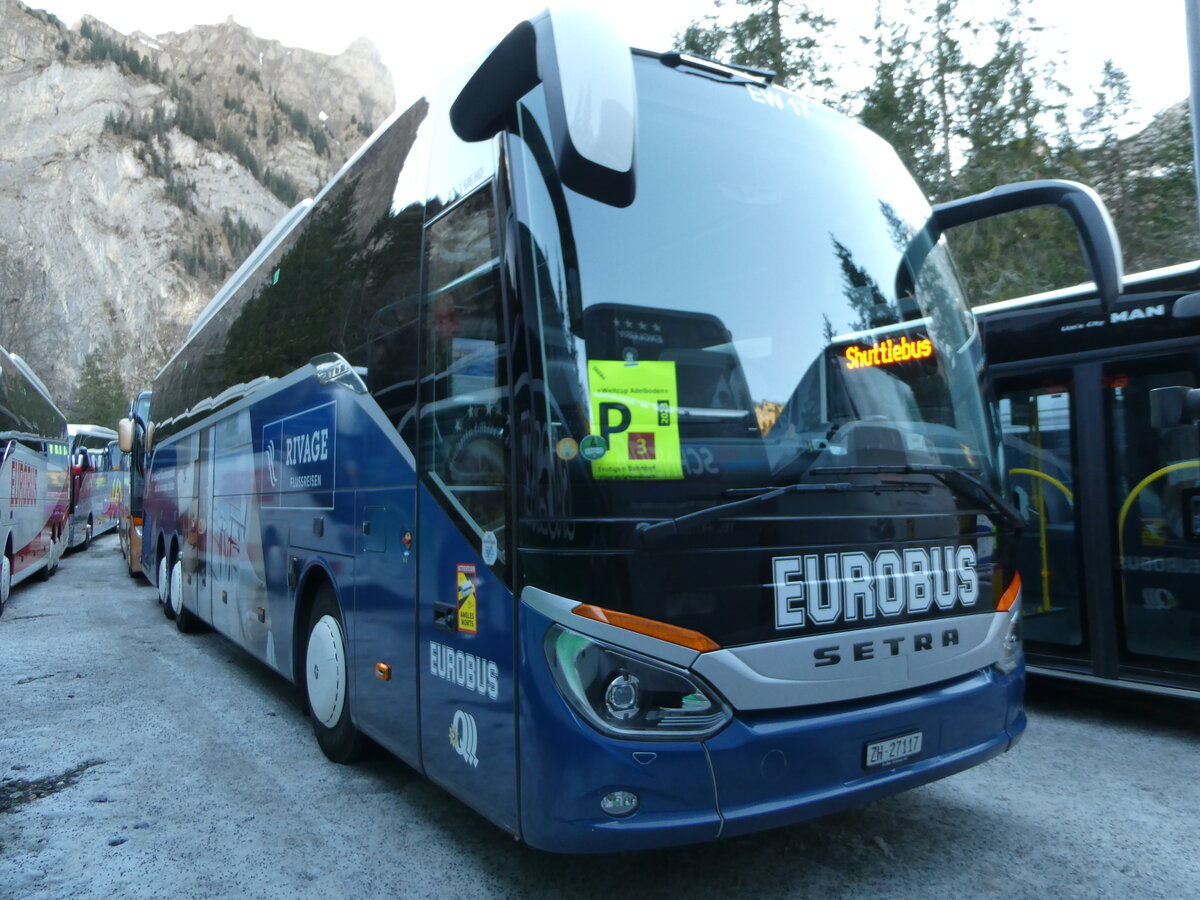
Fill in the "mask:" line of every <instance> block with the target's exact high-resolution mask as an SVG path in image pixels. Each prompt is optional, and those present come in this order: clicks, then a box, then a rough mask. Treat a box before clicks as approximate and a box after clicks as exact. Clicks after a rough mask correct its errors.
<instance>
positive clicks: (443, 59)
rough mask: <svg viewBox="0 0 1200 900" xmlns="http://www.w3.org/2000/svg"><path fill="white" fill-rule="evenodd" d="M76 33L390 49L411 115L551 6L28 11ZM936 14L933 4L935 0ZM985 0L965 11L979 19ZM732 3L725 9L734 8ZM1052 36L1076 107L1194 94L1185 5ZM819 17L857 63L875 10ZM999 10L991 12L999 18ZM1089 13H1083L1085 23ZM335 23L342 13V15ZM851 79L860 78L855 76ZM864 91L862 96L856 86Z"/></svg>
mask: <svg viewBox="0 0 1200 900" xmlns="http://www.w3.org/2000/svg"><path fill="white" fill-rule="evenodd" d="M26 2H27V3H29V5H31V6H43V5H44V8H45V9H47V10H48V11H49V12H52V13H54V14H55V15H57V16H58V17H59V18H60V19H61V20H63V21H64V22H66V23H68V24H70V25H74V24H76V23H77V22H78V21H79V19H80V17H81V16H82V15H83V14H84V13H88V14H90V15H93V16H95V17H96V18H98V19H100V20H101V21H103V22H106V23H107V24H109V25H111V26H112V27H114V28H116V29H117V30H118V31H121V32H123V33H125V34H129V33H130V32H133V31H142V32H145V33H147V34H150V35H157V34H162V33H164V32H167V31H176V32H179V31H186V30H187V29H188V28H189V27H190V26H192V25H198V24H214V23H217V22H223V21H225V20H226V18H228V17H229V16H230V15H232V16H233V19H234V21H236V22H237V23H238V24H240V25H244V26H247V27H249V28H250V29H251V30H252V31H253V32H254V33H255V34H256V35H258V36H259V37H261V38H268V39H273V40H278V41H280V42H281V43H283V44H286V45H288V46H292V47H302V48H305V49H308V50H316V51H319V52H322V53H330V54H335V53H340V52H341V51H343V50H344V49H345V48H346V47H347V46H348V45H349V44H350V43H351V42H352V41H353V40H355V39H356V38H358V37H363V36H365V37H368V38H369V39H370V40H371V41H372V42H373V43H374V44H375V46H376V47H377V48H378V49H379V52H380V55H381V56H382V58H383V62H384V64H385V65H386V66H387V67H388V69H389V70H390V71H391V72H392V75H393V78H394V79H395V82H396V97H397V101H398V102H399V103H400V104H401V105H406V101H408V100H411V99H413V98H415V97H416V96H418V95H419V94H420V93H421V92H422V91H423V90H425V89H426V88H427V87H428V86H429V85H430V84H431V83H434V82H436V81H437V80H438V79H439V78H440V77H441V76H443V75H446V74H449V73H450V72H452V71H454V70H455V69H457V68H459V67H460V66H461V65H462V64H464V63H465V62H467V61H469V60H470V59H472V58H474V57H475V56H476V54H477V53H478V52H479V51H481V50H483V49H485V48H487V47H488V46H490V45H492V44H494V43H495V42H496V41H498V40H499V39H500V38H501V37H503V36H504V35H505V34H506V33H507V32H508V31H509V29H511V28H512V27H513V26H514V25H515V24H517V22H519V21H521V20H522V19H524V18H527V17H529V16H530V15H533V14H535V13H537V12H538V11H540V10H541V9H543V8H544V7H545V6H546V5H547V4H546V0H490V2H478V0H465V2H464V0H440V2H438V0H432V2H431V0H422V2H413V0H390V2H389V0H382V2H381V0H324V2H310V0H291V2H286V3H285V2H281V0H187V2H183V3H173V2H163V0H26ZM925 2H927V3H928V5H929V6H932V5H933V0H925ZM574 3H575V5H577V6H586V7H593V8H595V9H596V10H597V11H599V12H601V13H602V14H604V15H605V16H606V17H607V18H608V19H609V21H611V22H612V23H613V24H614V25H615V26H616V27H617V30H618V31H619V32H620V33H621V35H622V36H623V37H625V38H626V39H627V40H628V42H629V43H630V45H632V46H636V47H642V48H645V49H648V50H667V49H669V48H670V46H671V44H672V41H673V38H674V35H675V34H676V33H677V32H679V31H681V30H682V29H683V28H684V27H685V26H686V25H687V24H688V23H689V22H691V21H693V20H695V19H699V18H701V17H702V16H704V15H706V14H709V13H711V12H713V11H714V4H713V2H712V0H574ZM974 3H975V0H963V4H962V7H961V9H963V10H967V11H969V10H970V8H971V6H972V5H973V4H974ZM733 5H734V4H733V2H732V0H726V6H727V7H729V6H733ZM1030 5H1031V7H1032V9H1033V11H1034V14H1035V16H1036V18H1037V19H1038V20H1039V21H1040V22H1041V24H1043V25H1044V26H1046V27H1047V29H1048V32H1047V34H1046V35H1045V37H1044V40H1045V42H1046V43H1045V47H1046V48H1047V49H1049V50H1054V51H1057V50H1061V51H1062V64H1061V66H1062V68H1061V74H1062V77H1063V78H1064V80H1065V81H1066V82H1067V83H1068V84H1069V85H1070V86H1071V87H1072V88H1073V89H1074V90H1075V92H1076V102H1077V103H1078V104H1079V105H1081V106H1085V105H1087V103H1088V102H1090V100H1091V96H1092V95H1091V87H1092V86H1095V85H1097V84H1098V83H1099V80H1100V72H1101V67H1102V65H1103V63H1104V60H1105V58H1108V57H1111V58H1112V59H1113V60H1114V62H1115V63H1116V64H1117V65H1118V66H1120V67H1121V68H1122V69H1123V70H1124V71H1125V73H1126V75H1127V76H1128V77H1129V80H1130V86H1131V88H1132V92H1133V97H1134V100H1135V102H1136V103H1137V104H1138V105H1139V107H1140V116H1139V117H1138V118H1139V121H1141V122H1145V121H1148V120H1149V119H1150V117H1152V116H1153V115H1154V113H1156V112H1158V111H1160V110H1161V109H1164V108H1165V107H1167V106H1169V105H1171V104H1172V103H1176V102H1178V101H1180V100H1183V99H1184V98H1186V97H1187V95H1188V90H1189V85H1188V71H1187V41H1186V34H1185V27H1184V26H1185V16H1184V0H1136V2H1134V3H1128V2H1121V3H1117V2H1113V0H1093V2H1091V3H1088V4H1082V3H1080V2H1079V0H1036V2H1033V3H1032V4H1030ZM809 6H810V8H812V9H814V10H816V11H821V12H824V13H826V14H827V15H829V16H830V17H832V18H835V19H838V20H839V22H840V26H841V27H840V29H839V33H838V38H837V39H838V41H839V43H841V44H842V45H843V46H845V47H846V48H847V54H846V55H847V56H850V55H853V53H856V52H858V47H859V41H858V38H857V35H858V34H860V33H862V31H863V30H866V29H869V27H870V24H871V20H872V18H873V14H874V7H875V3H874V2H872V0H840V2H838V0H809ZM995 6H996V0H992V2H990V3H988V4H987V7H988V8H989V9H994V8H995ZM1081 12H1083V14H1082V15H1081ZM335 13H336V14H335ZM846 77H847V78H848V79H851V80H852V79H853V77H854V76H853V75H852V74H851V73H847V75H846ZM853 86H854V87H857V86H859V85H857V84H856V85H853Z"/></svg>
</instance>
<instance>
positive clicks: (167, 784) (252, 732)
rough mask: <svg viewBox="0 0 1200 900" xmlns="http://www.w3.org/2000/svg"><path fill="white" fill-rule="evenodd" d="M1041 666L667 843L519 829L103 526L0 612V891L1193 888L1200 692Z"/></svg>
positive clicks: (785, 893) (1128, 891)
mask: <svg viewBox="0 0 1200 900" xmlns="http://www.w3.org/2000/svg"><path fill="white" fill-rule="evenodd" d="M1128 696H1129V695H1126V694H1120V695H1119V696H1113V695H1111V694H1085V693H1079V692H1064V691H1062V690H1060V689H1058V688H1053V689H1050V688H1049V687H1047V686H1042V685H1036V684H1035V685H1034V686H1033V691H1032V692H1031V695H1030V701H1029V708H1030V725H1029V730H1028V732H1027V734H1026V737H1025V739H1024V741H1023V742H1022V743H1021V744H1020V745H1019V746H1018V747H1017V748H1016V749H1015V750H1014V751H1013V752H1012V753H1009V754H1007V755H1005V756H1003V757H1000V758H999V759H996V760H993V761H992V762H989V763H987V764H985V765H983V766H980V767H978V768H976V769H973V770H971V771H968V772H965V773H962V774H960V775H956V776H954V777H952V778H949V779H947V780H945V781H942V782H938V783H935V784H932V785H928V786H926V787H922V788H918V789H916V790H913V791H910V792H908V793H905V794H901V795H899V796H896V797H892V798H889V799H887V800H884V801H880V802H877V803H874V804H872V805H870V806H868V807H865V808H863V809H859V810H854V811H851V812H847V813H842V814H839V815H836V816H831V817H829V818H826V819H821V820H818V821H815V822H811V823H807V824H804V825H799V826H795V827H792V828H788V829H784V830H780V831H775V832H770V833H767V834H762V835H756V836H751V837H747V838H739V839H736V840H731V841H725V842H719V843H716V844H709V845H704V846H698V847H691V848H685V849H681V850H672V851H659V852H647V853H644V854H627V855H623V856H619V857H560V856H551V855H548V854H543V853H539V852H537V851H533V850H530V849H528V848H526V847H524V846H522V845H519V844H517V843H515V842H513V840H512V839H511V838H509V837H507V836H505V835H504V834H502V833H501V832H500V831H499V830H498V829H496V828H495V827H494V826H492V825H491V824H489V823H488V822H486V821H484V820H483V819H481V818H480V817H479V816H477V815H476V814H474V813H473V812H471V811H470V810H469V809H467V808H466V807H465V806H463V805H462V804H461V803H459V802H458V801H456V800H454V799H453V798H451V797H450V796H449V795H447V794H446V793H444V792H443V791H441V790H440V789H438V788H436V787H433V786H432V785H430V784H428V783H426V782H425V781H424V780H423V779H422V778H421V777H419V776H417V775H416V774H415V773H414V772H413V771H412V770H411V769H409V768H407V767H406V766H405V765H404V764H402V763H399V762H397V761H395V760H392V759H390V758H384V757H380V758H377V759H374V760H370V761H368V762H365V763H361V764H359V765H356V766H353V767H342V766H336V765H333V764H331V763H328V762H327V761H326V760H325V759H324V757H322V755H321V753H320V751H319V750H318V749H317V746H316V743H315V741H314V740H313V738H312V733H311V729H310V727H309V724H308V721H307V719H306V718H305V717H304V716H303V715H302V714H301V712H300V710H299V707H298V705H297V702H296V699H295V695H294V693H293V691H292V688H291V686H290V685H288V684H287V683H286V682H284V681H283V680H282V679H280V678H279V677H278V676H276V675H274V674H273V673H272V672H270V671H269V670H267V669H265V668H264V667H262V666H260V665H259V664H258V663H256V662H254V661H253V660H252V659H250V658H249V657H248V656H244V655H243V654H242V653H241V651H239V650H237V649H236V648H235V647H233V646H232V645H231V644H229V643H227V642H226V641H225V640H224V639H222V638H221V637H219V636H217V635H215V634H211V633H209V634H202V635H194V636H185V635H181V634H179V633H178V632H177V631H176V630H175V628H174V625H173V624H172V623H169V622H167V621H166V620H165V619H164V618H163V616H162V613H161V612H160V607H159V606H158V604H157V603H156V600H155V592H154V590H153V589H152V588H150V587H149V586H147V585H146V584H145V583H144V582H142V581H140V580H137V581H134V580H131V579H130V578H128V576H126V575H125V573H124V570H123V567H122V561H121V558H120V553H119V549H118V546H117V540H116V537H115V536H113V535H108V536H106V537H103V538H101V539H99V540H97V541H95V542H94V543H93V545H92V548H91V549H90V550H89V551H87V552H86V553H76V554H72V555H70V556H68V557H67V558H66V559H65V560H64V561H63V564H62V567H61V570H60V571H59V573H58V574H57V575H55V577H54V578H53V579H51V581H49V582H48V583H45V584H41V583H28V582H27V583H26V584H24V585H22V586H20V587H18V588H17V589H15V590H14V592H13V595H12V598H11V600H10V603H9V605H8V607H7V609H6V611H5V613H4V615H3V617H0V897H5V898H6V897H13V898H18V897H19V898H31V900H32V898H60V897H71V898H76V897H112V896H121V897H163V896H171V897H175V898H187V897H264V898H272V900H274V898H279V897H320V898H329V897H343V896H354V897H379V896H389V897H437V898H440V900H442V898H447V897H497V896H499V897H526V896H530V897H532V896H548V897H581V896H587V897H592V896H595V897H605V896H614V897H615V896H618V895H629V894H631V893H637V894H644V895H649V896H676V895H687V896H689V897H727V896H730V895H734V894H736V895H738V896H742V897H806V896H812V897H821V898H829V897H859V896H862V897H866V896H889V897H920V898H941V897H946V898H960V897H999V896H1008V897H1013V896H1015V897H1038V898H1042V897H1056V898H1065V897H1087V898H1096V897H1134V896H1136V897H1138V898H1139V900H1142V898H1147V900H1148V898H1159V897H1161V898H1170V900H1175V898H1190V897H1196V896H1197V895H1198V894H1200V777H1198V776H1200V763H1198V762H1197V751H1198V750H1200V712H1198V710H1200V703H1196V704H1186V703H1184V704H1174V705H1167V706H1156V707H1153V708H1152V707H1148V706H1146V705H1145V704H1142V703H1137V702H1132V703H1131V702H1129V701H1128V700H1127V699H1126V698H1128Z"/></svg>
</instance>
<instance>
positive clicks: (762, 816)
mask: <svg viewBox="0 0 1200 900" xmlns="http://www.w3.org/2000/svg"><path fill="white" fill-rule="evenodd" d="M1042 203H1057V204H1059V205H1061V206H1063V207H1064V208H1066V209H1068V211H1069V212H1071V213H1072V215H1073V216H1074V218H1075V220H1076V223H1077V225H1078V227H1079V231H1080V235H1081V238H1082V239H1083V243H1084V246H1085V247H1086V248H1087V250H1088V258H1089V262H1090V263H1091V265H1092V268H1093V271H1094V273H1095V275H1096V278H1097V280H1098V281H1099V282H1101V283H1102V284H1103V285H1106V286H1107V287H1108V288H1111V286H1112V285H1114V284H1115V283H1117V279H1118V277H1119V263H1118V262H1117V261H1116V260H1117V255H1116V252H1115V245H1114V244H1113V240H1112V234H1111V225H1110V224H1109V223H1108V221H1107V217H1106V214H1105V213H1104V211H1103V208H1102V207H1101V206H1099V205H1098V201H1096V199H1095V197H1094V195H1092V194H1091V193H1090V192H1089V191H1087V190H1086V189H1084V188H1081V187H1079V186H1076V185H1069V184H1066V183H1058V182H1046V183H1035V184H1032V185H1025V186H1015V187H1010V188H1002V189H997V190H996V191H994V192H991V193H989V194H987V195H981V196H979V197H974V198H967V199H966V200H963V201H958V202H955V203H951V204H946V205H944V206H940V207H938V208H937V209H931V208H930V206H929V205H928V203H927V202H926V201H925V199H924V198H923V197H922V195H921V193H920V191H919V190H918V188H917V187H916V186H915V184H914V182H913V181H912V179H911V177H910V176H909V175H908V174H907V173H906V172H905V170H904V169H903V167H902V165H901V164H900V162H899V161H898V159H897V157H896V155H895V154H894V152H893V151H892V150H891V149H890V148H889V147H888V146H886V145H885V144H884V143H883V142H881V141H880V140H879V139H878V138H876V137H875V136H873V135H871V134H870V133H868V132H866V131H864V130H863V129H862V128H860V127H859V126H857V125H856V124H854V123H852V122H850V121H849V120H847V119H845V118H844V117H842V116H840V115H838V114H835V113H833V112H832V111H829V110H827V109H823V108H821V107H819V106H817V105H814V104H812V103H810V102H808V101H806V100H804V99H802V98H800V97H798V96H796V95H794V94H792V93H790V92H788V91H786V90H783V89H781V88H779V87H777V86H774V85H772V84H771V79H770V76H769V74H766V73H762V72H758V71H751V70H743V69H736V68H729V67H726V66H723V65H719V64H716V63H713V62H710V61H707V60H702V59H697V58H694V57H689V56H686V55H681V54H678V53H665V54H660V53H649V52H643V51H632V52H631V51H630V49H629V48H628V47H627V46H626V45H624V44H623V43H622V42H621V41H620V40H619V39H618V38H616V37H615V35H614V34H613V32H612V31H611V30H610V29H609V28H608V27H607V26H606V25H604V24H603V23H600V22H596V21H593V20H591V19H590V18H587V17H586V16H584V14H581V13H557V12H556V13H553V14H551V13H546V14H543V15H541V16H539V17H537V18H535V19H532V20H530V21H528V22H524V23H522V24H521V25H519V26H518V27H517V28H516V29H514V31H513V32H511V33H510V34H509V35H508V36H507V37H506V38H505V39H504V40H503V41H501V42H500V43H499V44H498V45H497V46H496V47H495V48H494V49H493V50H492V51H491V52H490V53H489V54H488V55H487V56H486V57H485V58H484V60H483V62H482V63H481V64H480V65H479V67H478V68H476V69H475V70H473V72H472V73H469V77H464V78H462V79H460V80H458V81H457V82H455V83H454V84H450V85H448V86H446V87H444V88H443V89H441V90H440V91H437V92H434V93H431V94H429V95H427V96H426V97H424V98H422V99H420V100H418V101H417V102H416V103H414V104H413V105H411V106H410V107H408V108H407V109H406V110H405V111H403V112H399V113H398V114H396V115H395V116H394V117H393V118H392V119H391V120H389V121H388V122H387V123H385V124H384V125H383V126H382V127H381V128H380V129H379V130H378V131H377V132H376V133H375V135H374V136H373V137H372V138H371V139H370V140H368V141H367V142H366V143H365V145H364V146H363V147H362V148H361V150H360V151H359V152H358V153H357V155H356V156H355V157H354V158H353V159H352V160H351V161H350V162H349V163H347V165H346V166H345V167H344V169H343V170H342V171H341V172H340V173H339V174H338V175H337V177H335V178H334V180H333V181H332V182H331V183H330V184H329V185H328V186H327V187H326V188H325V189H324V190H323V191H322V192H321V193H320V194H319V195H318V196H317V197H316V198H315V199H314V202H313V203H312V204H311V206H308V207H305V208H304V209H302V210H300V211H299V212H298V213H296V214H295V216H294V218H293V220H292V222H291V223H290V225H289V226H288V227H287V228H286V229H285V230H284V231H283V232H282V233H281V234H278V235H276V236H275V237H274V238H272V239H271V241H270V242H269V246H266V247H264V248H261V249H260V251H259V254H258V260H259V261H258V264H257V265H256V266H254V267H253V270H252V271H248V272H244V273H241V274H239V276H238V277H237V278H235V280H234V281H233V282H231V283H230V284H228V285H227V286H226V287H225V288H224V289H223V291H222V293H223V295H224V296H223V299H222V300H221V302H220V303H217V304H215V305H213V306H210V308H209V309H208V310H207V311H206V312H205V314H204V315H203V317H202V320H201V322H200V323H198V325H197V327H196V328H194V329H193V331H192V334H191V335H190V336H189V338H188V340H187V341H186V343H185V344H184V345H183V346H182V347H181V348H180V350H179V351H178V353H177V354H176V355H175V356H174V357H173V358H172V360H171V361H170V362H169V363H168V364H167V365H166V366H165V367H164V368H163V370H162V371H161V372H160V373H159V375H158V377H157V378H156V380H155V382H154V388H153V398H152V401H151V410H150V418H151V419H152V422H151V424H150V426H149V429H150V432H151V434H150V436H149V438H148V442H149V443H150V445H151V448H152V457H151V460H150V464H149V468H148V471H147V476H146V479H147V480H146V491H145V523H144V533H143V545H142V548H143V549H142V557H141V566H142V569H143V571H144V572H145V574H146V575H147V576H148V577H150V578H151V579H152V580H153V581H154V582H155V583H156V584H158V586H159V590H160V593H161V595H162V598H163V600H164V602H165V607H166V609H167V611H168V614H169V615H171V616H174V619H175V622H176V623H177V625H178V626H179V628H180V629H181V630H184V631H187V630H191V629H193V628H196V627H198V626H200V625H201V624H207V625H209V626H211V627H213V628H215V629H216V630H217V631H219V632H220V633H222V634H223V635H225V636H227V637H228V638H230V639H231V640H233V641H234V642H236V643H237V644H239V645H241V646H242V647H244V648H245V649H246V650H247V651H249V652H250V653H251V654H253V655H254V656H256V657H257V658H259V659H260V660H262V661H263V662H264V663H265V664H267V665H268V666H270V667H272V668H273V669H275V670H276V671H278V672H280V673H281V674H282V675H284V676H285V677H286V678H288V679H290V680H292V681H294V682H295V684H296V686H297V687H298V689H299V690H300V692H301V694H302V695H303V697H304V698H305V702H306V703H307V706H308V709H309V711H310V713H311V718H312V722H313V728H314V731H315V733H316V738H317V740H318V742H319V744H320V746H321V748H322V750H323V751H324V752H325V754H326V755H327V756H329V757H330V758H331V759H333V760H335V761H339V762H348V761H351V760H353V759H354V758H355V757H356V756H357V755H358V754H359V753H360V751H361V749H362V747H363V743H364V740H365V739H366V738H370V739H372V740H374V741H375V742H378V743H379V744H381V745H382V746H383V747H385V748H386V749H387V750H388V751H390V752H391V753H393V754H395V755H396V756H397V757H399V758H400V759H402V760H404V761H405V762H407V763H408V764H410V765H411V766H413V767H414V768H415V769H417V770H418V771H420V772H422V773H423V774H424V775H426V776H427V777H429V778H430V779H431V780H432V781H434V782H436V783H437V784H439V785H441V786H443V787H444V788H445V789H446V790H448V791H449V792H450V793H452V794H454V795H455V796H457V797H459V798H461V799H462V800H463V801H464V802H466V803H467V804H469V805H470V806H472V807H473V808H475V809H476V810H478V811H479V812H480V813H482V814H483V815H484V816H486V817H487V818H488V819H490V820H491V821H492V822H494V823H495V824H496V825H498V826H499V827H501V828H502V829H505V830H506V831H508V832H510V833H512V834H513V835H515V836H517V837H519V838H520V839H522V840H524V841H526V842H528V843H529V844H531V845H533V846H535V847H539V848H544V849H549V850H555V851H569V852H599V851H618V850H626V849H634V848H646V847H656V846H665V845H671V844H682V843H689V842H697V841H704V840H711V839H714V838H718V837H722V836H726V837H728V836H733V835H738V834H744V833H747V832H751V831H755V830H760V829H763V828H768V827H773V826H778V825H784V824H787V823H791V822H796V821H799V820H802V819H806V818H811V817H813V816H817V815H821V814H825V813H828V812H831V811H834V810H837V809H841V808H844V807H847V806H850V805H854V804H860V803H864V802H867V801H869V800H871V799H873V798H877V797H880V796H884V795H887V794H891V793H894V792H897V791H900V790H903V789H906V788H909V787H913V786H915V785H919V784H922V783H925V782H928V781H931V780H933V779H936V778H940V777H942V776H945V775H948V774H951V773H953V772H957V771H960V770H962V769H965V768H967V767H969V766H972V765H975V764H977V763H980V762H982V761H984V760H986V759H989V758H991V757H993V756H995V755H997V754H1000V753H1003V752H1004V751H1006V750H1008V749H1009V748H1010V747H1012V746H1013V744H1014V743H1015V742H1016V741H1017V740H1018V738H1019V737H1020V735H1021V733H1022V731H1023V729H1024V727H1025V716H1024V713H1023V708H1022V692H1023V686H1024V669H1023V657H1022V653H1021V642H1020V620H1019V612H1020V603H1019V602H1017V600H1018V597H1019V593H1020V581H1019V578H1018V577H1017V575H1016V571H1015V569H1014V567H1013V565H1012V560H1011V555H1012V554H1011V549H1010V544H1011V542H1010V536H1011V534H1012V532H1013V529H1014V528H1015V527H1016V526H1017V525H1018V524H1019V516H1018V515H1017V513H1016V512H1015V510H1014V509H1013V508H1012V507H1011V506H1010V505H1009V504H1008V503H1007V502H1006V501H1005V499H1004V498H1003V497H1002V496H1001V494H1000V492H999V486H1000V484H1001V482H1000V473H999V466H998V464H997V460H996V447H997V430H996V425H995V418H994V416H992V415H991V413H990V410H989V406H988V404H987V402H986V401H985V398H984V393H983V390H982V387H981V374H982V356H981V351H980V342H979V337H978V332H977V329H976V327H975V324H974V320H973V319H972V317H971V316H970V315H969V313H968V312H967V308H966V305H965V303H964V301H963V299H962V296H961V291H960V287H959V284H958V282H957V280H956V277H955V275H954V272H953V268H952V265H951V263H950V260H949V257H948V253H947V251H946V249H945V245H944V242H942V241H940V240H939V235H940V234H941V232H942V230H943V229H944V228H948V227H951V226H953V225H956V224H960V223H961V222H964V221H970V220H973V219H976V218H982V217H984V216H989V215H994V214H997V213H1000V212H1004V211H1007V210H1009V209H1014V208H1019V207H1022V206H1027V205H1032V204H1042Z"/></svg>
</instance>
